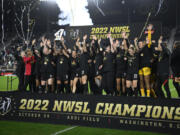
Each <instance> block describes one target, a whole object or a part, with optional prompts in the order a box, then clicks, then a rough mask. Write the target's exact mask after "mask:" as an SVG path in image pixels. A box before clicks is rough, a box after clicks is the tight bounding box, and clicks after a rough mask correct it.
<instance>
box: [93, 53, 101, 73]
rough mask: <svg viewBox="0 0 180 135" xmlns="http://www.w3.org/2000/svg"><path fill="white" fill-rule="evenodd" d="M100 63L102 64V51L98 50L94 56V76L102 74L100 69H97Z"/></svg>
mask: <svg viewBox="0 0 180 135" xmlns="http://www.w3.org/2000/svg"><path fill="white" fill-rule="evenodd" d="M100 65H103V52H99V53H97V54H96V56H95V76H99V75H102V69H99V66H100Z"/></svg>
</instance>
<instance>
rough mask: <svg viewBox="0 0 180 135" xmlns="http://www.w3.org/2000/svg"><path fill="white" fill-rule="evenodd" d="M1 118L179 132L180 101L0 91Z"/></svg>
mask: <svg viewBox="0 0 180 135" xmlns="http://www.w3.org/2000/svg"><path fill="white" fill-rule="evenodd" d="M0 119H1V120H15V121H26V122H40V123H53V124H68V125H69V124H70V125H81V126H91V127H101V128H114V129H127V130H144V131H153V132H154V131H156V132H171V133H172V132H174V133H177V132H180V100H178V99H171V100H170V99H165V100H164V99H151V98H140V97H138V98H135V97H114V96H92V95H68V94H67V95H55V94H33V93H19V92H9V93H8V92H0Z"/></svg>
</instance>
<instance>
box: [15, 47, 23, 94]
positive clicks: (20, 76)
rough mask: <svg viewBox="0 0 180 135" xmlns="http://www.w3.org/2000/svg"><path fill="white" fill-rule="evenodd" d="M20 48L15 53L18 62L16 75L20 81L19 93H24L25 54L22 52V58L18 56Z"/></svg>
mask: <svg viewBox="0 0 180 135" xmlns="http://www.w3.org/2000/svg"><path fill="white" fill-rule="evenodd" d="M20 49H21V48H20V47H18V48H17V51H15V54H14V57H15V59H16V60H17V68H16V75H17V76H18V79H19V84H18V90H19V91H24V90H25V89H24V72H25V64H24V60H23V57H25V55H26V54H25V52H24V51H21V52H20V56H19V55H18V52H19V51H20Z"/></svg>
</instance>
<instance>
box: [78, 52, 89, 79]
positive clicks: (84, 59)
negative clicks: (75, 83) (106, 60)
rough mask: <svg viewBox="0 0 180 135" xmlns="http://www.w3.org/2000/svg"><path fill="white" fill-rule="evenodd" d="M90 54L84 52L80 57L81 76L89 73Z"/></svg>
mask: <svg viewBox="0 0 180 135" xmlns="http://www.w3.org/2000/svg"><path fill="white" fill-rule="evenodd" d="M88 59H89V54H88V53H87V52H83V53H82V54H81V55H80V59H79V66H80V76H81V77H82V76H84V75H88V73H89V64H88Z"/></svg>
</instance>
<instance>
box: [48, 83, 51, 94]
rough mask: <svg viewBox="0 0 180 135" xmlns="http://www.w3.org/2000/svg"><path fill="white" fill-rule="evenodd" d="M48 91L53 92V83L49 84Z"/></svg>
mask: <svg viewBox="0 0 180 135" xmlns="http://www.w3.org/2000/svg"><path fill="white" fill-rule="evenodd" d="M48 92H49V93H52V85H48Z"/></svg>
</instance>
